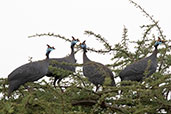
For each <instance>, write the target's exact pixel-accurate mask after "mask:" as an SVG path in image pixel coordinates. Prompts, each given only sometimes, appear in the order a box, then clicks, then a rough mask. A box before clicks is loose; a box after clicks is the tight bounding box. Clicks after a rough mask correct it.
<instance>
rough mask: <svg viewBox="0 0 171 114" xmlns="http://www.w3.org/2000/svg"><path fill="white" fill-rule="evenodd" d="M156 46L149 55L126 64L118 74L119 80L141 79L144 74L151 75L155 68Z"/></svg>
mask: <svg viewBox="0 0 171 114" xmlns="http://www.w3.org/2000/svg"><path fill="white" fill-rule="evenodd" d="M157 52H158V50H157V48H156V49H155V50H154V51H153V54H152V55H150V56H149V57H146V58H143V59H141V60H139V61H137V62H134V63H133V64H130V65H128V66H127V67H126V68H125V69H124V70H122V71H121V72H120V74H119V76H120V78H121V80H132V81H141V80H142V79H143V77H145V75H144V74H145V71H147V72H148V73H147V74H146V76H147V77H148V76H151V75H152V74H153V73H154V72H155V71H156V69H157Z"/></svg>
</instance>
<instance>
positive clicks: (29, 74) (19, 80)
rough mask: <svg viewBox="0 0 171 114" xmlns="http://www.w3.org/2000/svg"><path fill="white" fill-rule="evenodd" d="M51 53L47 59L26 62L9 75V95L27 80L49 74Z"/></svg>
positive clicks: (30, 80) (37, 78)
mask: <svg viewBox="0 0 171 114" xmlns="http://www.w3.org/2000/svg"><path fill="white" fill-rule="evenodd" d="M49 53H50V51H48V53H47V54H46V56H47V58H46V59H45V60H41V61H36V62H30V63H27V64H24V65H22V66H20V67H18V68H16V69H15V70H14V71H12V72H11V73H10V74H9V75H8V84H9V88H8V96H10V94H11V93H12V92H13V91H15V90H17V89H18V88H19V87H20V86H21V85H23V84H25V83H26V82H33V81H37V80H39V79H40V78H42V77H43V76H45V75H46V74H47V72H48V66H49V58H48V57H49Z"/></svg>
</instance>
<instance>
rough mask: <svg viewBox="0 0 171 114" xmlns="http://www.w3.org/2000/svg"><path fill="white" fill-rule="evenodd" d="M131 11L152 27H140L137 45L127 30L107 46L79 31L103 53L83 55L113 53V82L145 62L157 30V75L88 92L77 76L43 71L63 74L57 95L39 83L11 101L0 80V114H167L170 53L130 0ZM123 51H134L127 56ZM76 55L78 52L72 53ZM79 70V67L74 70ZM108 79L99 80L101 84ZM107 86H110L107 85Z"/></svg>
mask: <svg viewBox="0 0 171 114" xmlns="http://www.w3.org/2000/svg"><path fill="white" fill-rule="evenodd" d="M129 1H130V2H131V3H132V4H133V5H135V6H136V7H137V8H138V9H140V10H141V11H142V13H144V14H145V16H146V17H147V18H149V19H150V20H151V22H152V24H149V25H143V26H141V28H142V29H144V33H143V36H142V38H141V39H140V40H138V41H130V40H129V38H128V34H127V33H128V29H127V28H126V27H125V26H124V29H123V37H122V41H121V42H120V43H118V44H115V45H111V43H109V42H107V40H106V39H105V38H104V37H102V36H101V35H100V34H95V33H93V32H92V31H85V35H92V36H94V38H96V39H97V41H100V43H102V44H103V45H104V49H100V50H96V49H94V48H90V47H88V49H87V50H89V51H92V52H95V53H99V54H106V53H113V55H112V58H111V61H112V62H111V64H109V65H107V66H108V67H110V68H111V69H112V71H113V73H114V74H115V78H117V76H118V74H119V72H120V71H121V70H122V69H123V68H124V67H125V66H126V65H128V64H130V63H132V62H134V61H137V60H139V59H141V58H143V57H146V56H148V54H149V53H151V52H152V51H153V49H154V48H153V45H154V41H155V40H154V38H155V37H154V35H153V31H152V30H153V29H154V28H157V31H155V32H158V34H159V36H160V37H161V38H162V39H163V40H165V41H166V42H165V46H164V47H163V48H160V49H159V55H158V56H159V57H158V61H159V64H158V70H157V72H156V73H154V74H153V75H152V76H150V77H148V78H145V79H144V80H143V81H142V82H134V81H123V82H118V83H117V85H116V87H110V86H107V85H106V84H104V86H103V88H101V90H99V91H98V92H94V85H93V84H91V83H90V82H89V81H88V79H87V78H85V77H84V76H83V75H82V71H77V72H76V73H70V72H68V71H64V70H62V69H55V68H53V67H52V66H50V67H49V69H50V70H52V71H53V72H54V74H56V75H59V74H61V75H62V74H65V73H67V74H68V75H69V77H68V78H67V79H68V80H65V81H62V82H61V85H62V89H63V90H64V92H62V91H61V89H60V88H58V87H57V88H54V87H53V84H52V83H49V82H48V81H45V80H42V81H39V82H34V83H26V84H25V85H24V86H21V87H20V88H19V90H17V91H15V92H14V93H13V95H12V96H11V97H9V98H8V97H7V91H8V84H7V79H0V95H1V96H2V97H1V99H0V101H1V103H0V114H64V113H67V114H89V113H90V114H104V113H105V114H113V113H116V114H130V113H133V114H144V113H147V114H156V113H159V114H160V113H168V114H169V113H171V97H170V96H171V71H170V69H171V53H170V52H171V48H170V46H169V45H170V44H169V42H170V40H167V38H166V36H165V35H163V31H162V30H161V28H160V26H159V23H158V22H157V21H155V20H154V19H153V17H152V16H150V15H149V14H148V13H147V12H146V11H145V10H144V9H143V8H142V7H141V6H139V5H138V4H137V3H135V2H134V1H132V0H129ZM37 36H39V37H40V36H53V37H58V38H62V39H63V40H66V41H69V42H71V40H69V39H68V38H65V37H64V36H60V35H55V34H54V33H48V34H46V33H44V34H36V35H33V36H29V37H30V38H31V37H37ZM129 45H134V46H135V48H134V51H133V52H132V51H130V49H129ZM78 50H79V49H78ZM76 66H78V67H81V66H82V64H76ZM106 81H108V79H106V80H105V83H107V82H106ZM109 81H110V80H109ZM122 84H124V85H125V86H121V85H122Z"/></svg>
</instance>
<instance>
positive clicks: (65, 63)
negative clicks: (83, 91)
mask: <svg viewBox="0 0 171 114" xmlns="http://www.w3.org/2000/svg"><path fill="white" fill-rule="evenodd" d="M78 41H79V40H78V39H75V38H74V37H73V36H72V41H71V54H70V55H68V56H66V57H64V58H51V59H50V61H51V62H50V65H51V66H52V67H54V68H56V70H60V69H61V70H66V72H67V71H69V73H66V74H62V73H61V74H60V73H59V74H54V73H53V71H51V70H49V71H48V73H47V76H48V77H55V79H54V82H53V85H54V87H56V86H55V83H56V81H57V80H58V81H57V83H58V85H59V83H60V81H61V80H62V79H63V78H64V77H67V76H68V75H69V74H70V73H73V72H75V66H74V64H75V63H76V59H75V52H74V46H75V45H76V43H77V42H78ZM59 87H60V85H59Z"/></svg>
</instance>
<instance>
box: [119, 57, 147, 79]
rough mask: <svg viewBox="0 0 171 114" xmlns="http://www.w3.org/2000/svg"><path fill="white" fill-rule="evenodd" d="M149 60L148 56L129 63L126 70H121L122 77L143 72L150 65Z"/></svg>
mask: <svg viewBox="0 0 171 114" xmlns="http://www.w3.org/2000/svg"><path fill="white" fill-rule="evenodd" d="M148 60H149V59H148V58H145V59H141V60H139V61H137V62H135V63H133V64H130V65H128V66H127V67H126V68H125V69H124V70H122V71H121V72H120V74H119V75H120V76H121V77H122V76H129V75H130V76H131V75H139V74H143V73H144V71H145V70H146V68H147V66H148Z"/></svg>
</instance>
